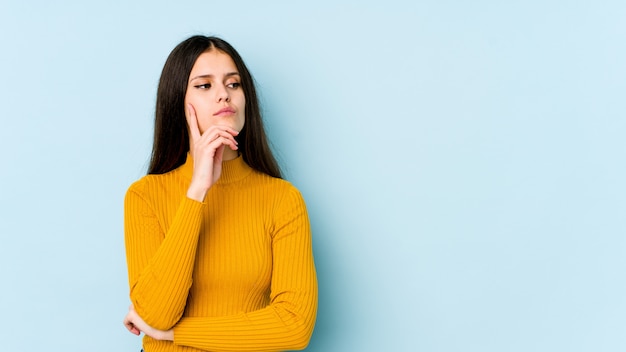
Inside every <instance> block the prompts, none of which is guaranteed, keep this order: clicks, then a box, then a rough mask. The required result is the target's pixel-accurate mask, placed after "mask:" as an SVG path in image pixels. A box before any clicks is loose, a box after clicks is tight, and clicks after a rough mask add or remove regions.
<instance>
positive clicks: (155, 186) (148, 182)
mask: <svg viewBox="0 0 626 352" xmlns="http://www.w3.org/2000/svg"><path fill="white" fill-rule="evenodd" d="M178 174H179V172H178V171H177V170H172V171H170V172H167V173H164V174H158V175H145V176H143V177H142V178H140V179H138V180H137V181H135V182H133V183H132V184H131V185H130V186H129V187H128V190H127V191H126V198H128V197H132V196H135V197H140V198H142V199H144V200H150V199H152V198H154V197H155V196H156V195H159V194H163V193H164V192H166V191H167V189H168V188H170V186H171V185H172V184H173V183H175V182H176V180H177V179H179V178H180V175H178Z"/></svg>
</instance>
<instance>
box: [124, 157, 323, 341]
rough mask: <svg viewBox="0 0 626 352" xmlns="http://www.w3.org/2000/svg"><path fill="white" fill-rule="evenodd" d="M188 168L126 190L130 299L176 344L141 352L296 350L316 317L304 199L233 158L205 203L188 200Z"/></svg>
mask: <svg viewBox="0 0 626 352" xmlns="http://www.w3.org/2000/svg"><path fill="white" fill-rule="evenodd" d="M192 171H193V160H192V158H191V157H189V156H188V157H187V162H186V163H185V164H184V165H183V166H181V167H179V168H178V169H176V170H173V171H171V172H168V173H166V174H163V175H148V176H145V177H143V178H142V179H141V180H139V181H137V182H135V183H134V184H133V185H131V187H130V188H129V189H128V192H127V193H126V198H125V203H124V224H125V241H126V257H127V263H128V276H129V284H130V298H131V301H132V303H133V304H134V306H135V309H136V310H137V313H138V314H139V315H140V316H141V317H142V318H143V319H144V320H145V321H146V323H148V324H149V325H150V326H152V327H155V328H157V329H161V330H167V329H170V328H172V327H173V328H174V343H172V342H169V341H156V340H154V339H152V338H150V337H147V336H146V337H144V339H143V346H144V350H145V351H146V352H162V351H181V352H182V351H188V352H190V351H281V350H294V349H303V348H305V347H306V345H307V344H308V342H309V339H310V337H311V334H312V332H313V327H314V325H315V315H316V312H317V279H316V274H315V266H314V263H313V254H312V247H311V230H310V226H309V220H308V216H307V212H306V207H305V204H304V201H303V199H302V196H301V195H300V193H299V192H298V190H297V189H296V188H295V187H293V186H292V185H291V184H290V183H288V182H287V181H284V180H280V179H276V178H272V177H270V176H267V175H265V174H262V173H259V172H257V171H254V170H253V169H252V168H250V167H249V166H248V165H247V164H246V163H245V162H244V161H243V159H242V158H241V157H239V158H237V159H235V160H231V161H226V162H224V163H223V168H222V175H221V177H220V179H219V180H218V181H217V183H216V184H215V185H213V187H211V189H210V190H209V192H208V194H207V197H206V200H205V202H203V203H201V202H197V201H194V200H191V199H189V198H187V197H186V193H187V188H188V187H189V183H190V181H191V175H192Z"/></svg>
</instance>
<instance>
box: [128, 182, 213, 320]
mask: <svg viewBox="0 0 626 352" xmlns="http://www.w3.org/2000/svg"><path fill="white" fill-rule="evenodd" d="M174 206H176V205H174ZM177 206H178V208H177V210H176V212H175V216H174V218H173V219H172V222H171V225H170V226H169V229H168V230H167V233H165V231H164V230H163V224H160V223H159V220H158V218H157V214H156V213H155V210H154V207H153V205H152V204H151V203H150V202H149V201H147V200H146V197H145V196H143V194H142V193H141V192H138V191H137V190H135V189H133V187H131V188H130V189H129V190H128V192H127V193H126V197H125V200H124V239H125V245H126V261H127V265H128V280H129V285H130V299H131V302H132V303H133V305H134V307H135V310H136V311H137V313H138V314H139V316H141V317H142V319H143V320H144V321H145V322H146V323H147V324H148V325H150V326H152V327H154V328H157V329H161V330H168V329H170V328H172V326H174V324H176V322H177V321H178V320H179V319H180V317H181V316H182V315H183V312H184V309H185V304H186V301H187V295H188V293H189V288H190V287H191V283H192V274H193V266H194V260H195V255H196V249H197V244H198V236H199V232H200V226H201V223H202V207H203V203H200V202H196V201H194V200H191V199H189V198H187V197H183V199H182V200H181V202H180V203H179V204H178V205H177Z"/></svg>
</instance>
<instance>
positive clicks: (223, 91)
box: [217, 85, 230, 103]
mask: <svg viewBox="0 0 626 352" xmlns="http://www.w3.org/2000/svg"><path fill="white" fill-rule="evenodd" d="M223 101H230V93H229V92H228V87H226V86H224V85H221V86H220V88H219V90H218V92H217V102H218V103H219V102H223Z"/></svg>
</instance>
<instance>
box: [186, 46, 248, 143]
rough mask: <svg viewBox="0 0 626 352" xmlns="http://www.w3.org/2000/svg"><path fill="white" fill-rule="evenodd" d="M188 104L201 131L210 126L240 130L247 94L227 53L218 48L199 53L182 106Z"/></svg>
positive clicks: (243, 118)
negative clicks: (192, 109)
mask: <svg viewBox="0 0 626 352" xmlns="http://www.w3.org/2000/svg"><path fill="white" fill-rule="evenodd" d="M187 104H191V106H193V108H194V110H195V112H196V117H197V119H198V127H199V129H200V133H204V131H206V130H207V129H208V128H209V127H211V126H213V125H223V126H228V127H230V128H232V129H234V130H237V131H241V129H242V128H243V125H244V123H245V116H246V114H245V107H246V97H245V96H244V93H243V87H242V86H241V77H240V76H239V72H238V71H237V66H235V62H234V61H233V59H231V58H230V56H228V55H227V54H225V53H223V52H221V51H219V50H217V49H211V50H210V51H206V52H204V53H202V54H200V56H199V57H198V59H197V60H196V63H195V64H194V65H193V68H192V69H191V73H190V74H189V81H188V83H187V94H186V95H185V106H187ZM185 110H187V109H185Z"/></svg>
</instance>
